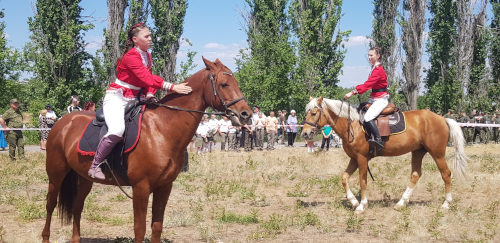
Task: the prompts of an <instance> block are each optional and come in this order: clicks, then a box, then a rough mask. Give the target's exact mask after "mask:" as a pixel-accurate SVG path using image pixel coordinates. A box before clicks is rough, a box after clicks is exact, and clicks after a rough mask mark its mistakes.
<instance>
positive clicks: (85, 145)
mask: <svg viewBox="0 0 500 243" xmlns="http://www.w3.org/2000/svg"><path fill="white" fill-rule="evenodd" d="M145 108H146V105H141V103H140V102H139V101H136V102H134V103H131V104H129V105H127V107H126V108H125V133H124V136H123V138H124V141H123V142H120V143H118V144H117V145H116V146H115V147H114V148H113V151H111V153H110V154H109V156H108V157H107V158H106V160H107V161H108V164H109V165H110V167H111V169H112V170H113V171H115V172H117V174H118V175H119V176H120V177H121V178H122V179H123V180H124V181H126V182H127V183H128V184H130V183H129V182H128V177H127V169H128V167H127V156H126V154H127V153H129V152H130V151H132V150H133V149H134V148H135V146H136V145H137V142H138V141H139V137H140V130H141V122H142V115H143V114H144V110H145ZM107 132H108V126H107V125H106V122H105V120H104V113H103V110H102V108H100V109H99V110H97V112H96V118H94V119H93V120H91V121H89V122H88V123H87V126H86V127H85V129H84V130H83V133H82V135H81V136H80V139H79V140H78V146H77V149H78V153H79V154H81V155H84V156H94V155H95V153H96V150H97V145H99V141H101V138H102V137H103V136H104V135H105V134H106V133H107ZM103 169H108V168H107V167H106V166H104V167H103Z"/></svg>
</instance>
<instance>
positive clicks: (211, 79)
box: [147, 72, 246, 117]
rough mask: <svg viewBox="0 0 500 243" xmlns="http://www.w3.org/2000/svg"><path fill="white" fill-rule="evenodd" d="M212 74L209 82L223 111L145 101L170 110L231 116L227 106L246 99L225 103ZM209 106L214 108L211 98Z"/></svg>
mask: <svg viewBox="0 0 500 243" xmlns="http://www.w3.org/2000/svg"><path fill="white" fill-rule="evenodd" d="M224 74H227V75H230V76H232V75H233V74H232V73H229V72H224ZM214 76H215V75H213V74H212V73H210V75H209V77H210V84H211V85H212V89H213V93H214V96H216V97H217V98H219V101H220V102H221V103H222V105H223V106H224V111H223V112H206V111H199V110H191V109H187V108H182V107H178V106H173V105H165V104H161V103H158V102H154V101H151V102H147V104H152V105H156V106H161V107H165V108H168V109H171V110H177V111H186V112H195V113H200V114H207V115H220V116H228V117H229V116H233V114H232V111H231V109H229V107H230V106H232V105H234V104H236V103H238V102H239V101H242V100H246V99H245V97H240V98H237V99H234V100H232V101H230V102H228V103H226V102H225V101H224V99H223V98H222V96H221V94H220V92H219V91H218V90H217V87H216V86H215V80H214ZM210 106H211V107H212V108H214V102H213V100H212V99H210Z"/></svg>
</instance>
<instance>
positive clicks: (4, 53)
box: [0, 9, 9, 107]
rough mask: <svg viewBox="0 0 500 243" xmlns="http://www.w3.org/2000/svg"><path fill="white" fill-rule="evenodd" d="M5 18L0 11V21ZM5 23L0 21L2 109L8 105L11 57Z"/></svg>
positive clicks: (0, 100) (0, 91)
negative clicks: (9, 61) (7, 95)
mask: <svg viewBox="0 0 500 243" xmlns="http://www.w3.org/2000/svg"><path fill="white" fill-rule="evenodd" d="M3 17H4V12H3V9H1V10H0V20H1V19H2V18H3ZM4 30H5V23H4V22H3V21H0V107H3V106H4V104H7V100H8V97H6V96H5V93H6V91H7V89H6V86H7V85H6V82H7V80H6V76H7V70H8V69H7V62H6V60H7V57H8V56H9V53H8V51H9V50H8V49H7V41H6V40H5V32H4Z"/></svg>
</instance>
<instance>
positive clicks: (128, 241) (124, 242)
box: [80, 237, 174, 243]
mask: <svg viewBox="0 0 500 243" xmlns="http://www.w3.org/2000/svg"><path fill="white" fill-rule="evenodd" d="M80 242H81V243H133V242H134V238H126V237H117V238H115V239H103V238H82V239H81V240H80ZM144 242H146V243H147V242H151V241H150V240H149V239H145V240H144ZM161 242H162V243H172V242H174V241H173V240H169V239H161Z"/></svg>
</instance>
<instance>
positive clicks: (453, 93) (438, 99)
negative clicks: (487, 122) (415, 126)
mask: <svg viewBox="0 0 500 243" xmlns="http://www.w3.org/2000/svg"><path fill="white" fill-rule="evenodd" d="M429 11H430V14H431V18H430V19H429V39H428V42H427V45H426V48H427V53H429V63H430V65H431V66H430V68H429V69H427V70H426V77H425V79H424V82H425V87H426V89H427V93H426V95H425V97H424V99H423V101H424V102H422V103H421V104H422V105H423V106H428V107H430V108H431V109H432V110H433V111H436V112H445V111H447V110H448V109H450V108H456V107H457V106H458V103H459V101H460V93H461V92H460V83H459V82H458V81H455V79H454V73H455V72H456V70H455V69H453V65H454V64H455V59H454V52H453V50H454V48H455V42H454V40H455V39H456V38H457V37H456V35H457V34H456V26H455V19H456V15H457V10H456V4H455V1H453V0H431V1H430V2H429ZM421 108H424V107H421Z"/></svg>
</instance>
